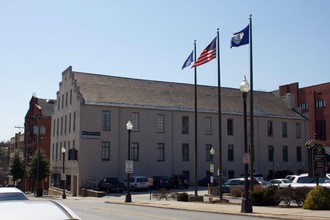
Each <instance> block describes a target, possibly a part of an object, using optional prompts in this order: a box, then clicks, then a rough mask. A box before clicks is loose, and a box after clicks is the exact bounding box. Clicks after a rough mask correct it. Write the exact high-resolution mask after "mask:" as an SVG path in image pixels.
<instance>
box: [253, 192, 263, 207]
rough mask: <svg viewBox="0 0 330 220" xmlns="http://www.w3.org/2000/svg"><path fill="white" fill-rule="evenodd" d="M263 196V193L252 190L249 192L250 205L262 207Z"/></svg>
mask: <svg viewBox="0 0 330 220" xmlns="http://www.w3.org/2000/svg"><path fill="white" fill-rule="evenodd" d="M263 195H264V192H263V191H259V190H253V191H252V192H251V201H252V204H253V205H255V206H262V205H263Z"/></svg>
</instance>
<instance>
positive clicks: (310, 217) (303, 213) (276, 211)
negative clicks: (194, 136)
mask: <svg viewBox="0 0 330 220" xmlns="http://www.w3.org/2000/svg"><path fill="white" fill-rule="evenodd" d="M199 195H203V194H199ZM124 200H125V196H124V195H122V196H106V197H104V201H105V202H106V203H109V204H111V203H112V204H126V205H139V206H149V207H158V208H167V209H181V210H191V211H200V212H212V213H223V214H231V215H249V216H254V217H268V218H274V219H300V220H302V219H304V220H325V219H330V211H318V210H307V209H303V208H298V207H291V208H284V207H280V206H278V207H262V206H253V213H241V204H239V203H235V204H233V203H219V202H218V203H216V202H215V203H209V202H208V201H206V200H208V198H207V197H204V202H178V201H175V200H170V201H166V200H161V201H159V200H157V199H155V198H151V199H150V195H149V194H133V195H132V202H131V203H125V202H124Z"/></svg>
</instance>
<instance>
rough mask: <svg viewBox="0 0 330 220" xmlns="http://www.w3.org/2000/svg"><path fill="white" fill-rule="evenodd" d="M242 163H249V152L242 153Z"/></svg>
mask: <svg viewBox="0 0 330 220" xmlns="http://www.w3.org/2000/svg"><path fill="white" fill-rule="evenodd" d="M243 163H244V164H250V154H249V153H244V155H243Z"/></svg>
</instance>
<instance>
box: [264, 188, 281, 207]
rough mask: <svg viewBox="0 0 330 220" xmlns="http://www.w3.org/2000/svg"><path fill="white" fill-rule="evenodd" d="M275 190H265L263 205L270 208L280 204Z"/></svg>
mask: <svg viewBox="0 0 330 220" xmlns="http://www.w3.org/2000/svg"><path fill="white" fill-rule="evenodd" d="M276 192H277V189H274V188H266V189H265V190H264V194H263V198H262V199H263V203H264V205H265V206H272V205H278V204H280V202H281V200H280V199H279V197H278V196H277V194H276Z"/></svg>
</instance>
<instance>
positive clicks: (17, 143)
mask: <svg viewBox="0 0 330 220" xmlns="http://www.w3.org/2000/svg"><path fill="white" fill-rule="evenodd" d="M16 154H17V155H18V156H19V158H20V159H21V160H22V161H24V134H21V132H18V133H15V137H12V138H11V139H10V146H9V164H8V165H9V167H10V166H11V164H12V162H13V160H14V157H15V155H16ZM7 184H9V185H17V186H18V187H21V186H22V180H17V181H14V180H13V177H12V175H10V174H9V175H8V180H7Z"/></svg>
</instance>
